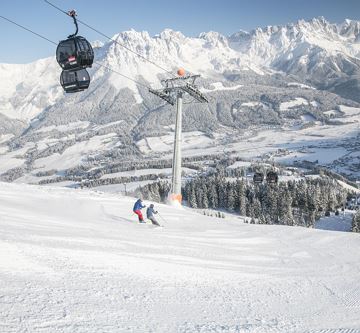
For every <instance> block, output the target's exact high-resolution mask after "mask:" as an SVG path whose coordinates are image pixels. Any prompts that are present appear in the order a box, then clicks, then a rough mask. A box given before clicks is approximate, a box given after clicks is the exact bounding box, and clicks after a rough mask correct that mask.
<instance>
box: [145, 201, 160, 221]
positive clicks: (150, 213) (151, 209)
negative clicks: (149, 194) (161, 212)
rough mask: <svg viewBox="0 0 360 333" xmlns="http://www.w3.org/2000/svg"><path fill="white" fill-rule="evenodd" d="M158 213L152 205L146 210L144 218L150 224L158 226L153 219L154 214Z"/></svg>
mask: <svg viewBox="0 0 360 333" xmlns="http://www.w3.org/2000/svg"><path fill="white" fill-rule="evenodd" d="M157 213H158V212H157V211H156V210H155V209H154V205H153V204H151V205H150V207H149V208H148V209H147V210H146V217H147V218H148V219H149V220H150V221H151V223H152V224H155V225H158V226H160V224H159V222H158V221H157V220H156V218H155V216H154V215H155V214H157Z"/></svg>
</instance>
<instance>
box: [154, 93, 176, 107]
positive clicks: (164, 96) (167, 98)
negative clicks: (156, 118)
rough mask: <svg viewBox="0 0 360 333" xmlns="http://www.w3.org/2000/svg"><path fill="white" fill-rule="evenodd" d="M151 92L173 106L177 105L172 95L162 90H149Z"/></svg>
mask: <svg viewBox="0 0 360 333" xmlns="http://www.w3.org/2000/svg"><path fill="white" fill-rule="evenodd" d="M149 92H151V93H152V94H154V95H156V96H158V97H160V98H162V99H163V100H164V101H166V102H168V103H169V104H171V105H175V103H176V100H175V98H174V97H172V96H171V95H170V93H169V92H167V91H165V92H163V91H162V90H154V89H149Z"/></svg>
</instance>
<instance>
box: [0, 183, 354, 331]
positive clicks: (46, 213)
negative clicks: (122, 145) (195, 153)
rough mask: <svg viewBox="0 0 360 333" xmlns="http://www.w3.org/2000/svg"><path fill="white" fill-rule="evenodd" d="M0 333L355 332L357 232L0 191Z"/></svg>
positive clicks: (113, 200) (110, 199) (22, 188)
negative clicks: (152, 212)
mask: <svg viewBox="0 0 360 333" xmlns="http://www.w3.org/2000/svg"><path fill="white" fill-rule="evenodd" d="M0 202H1V209H0V276H1V278H0V307H1V312H0V331H1V332H20V331H21V332H23V331H24V332H25V331H28V332H69V333H76V332H96V331H98V332H144V331H146V332H249V333H252V332H254V333H255V332H256V333H260V332H261V333H262V332H263V333H265V332H266V333H269V332H270V333H271V332H284V333H285V332H286V333H299V332H301V333H303V332H304V333H305V332H307V333H310V332H311V333H315V332H316V333H320V332H331V333H341V332H343V333H345V332H346V333H358V332H359V330H358V328H359V327H360V319H359V318H360V301H359V300H360V289H359V286H358V277H359V274H360V266H359V262H360V242H359V235H358V234H353V233H341V232H331V231H323V230H313V229H306V228H297V227H284V226H267V225H247V224H243V223H241V221H240V219H238V218H236V217H227V218H226V219H217V218H211V217H206V216H202V215H200V214H197V213H195V212H194V211H191V210H189V209H175V208H171V207H168V206H164V205H158V209H159V211H160V213H161V215H162V217H163V218H164V219H165V221H164V222H163V224H164V228H156V227H152V226H150V225H139V224H137V223H135V216H134V215H133V214H132V212H131V208H132V205H133V203H134V198H130V197H122V196H117V195H113V194H104V193H101V192H92V191H87V190H71V189H64V188H52V187H39V186H29V185H19V184H8V183H0Z"/></svg>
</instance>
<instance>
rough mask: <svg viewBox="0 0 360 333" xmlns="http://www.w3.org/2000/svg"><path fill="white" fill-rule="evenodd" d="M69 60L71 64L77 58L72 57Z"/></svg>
mask: <svg viewBox="0 0 360 333" xmlns="http://www.w3.org/2000/svg"><path fill="white" fill-rule="evenodd" d="M68 60H69V62H72V61H75V60H76V58H75V57H74V56H70V57H69V58H68Z"/></svg>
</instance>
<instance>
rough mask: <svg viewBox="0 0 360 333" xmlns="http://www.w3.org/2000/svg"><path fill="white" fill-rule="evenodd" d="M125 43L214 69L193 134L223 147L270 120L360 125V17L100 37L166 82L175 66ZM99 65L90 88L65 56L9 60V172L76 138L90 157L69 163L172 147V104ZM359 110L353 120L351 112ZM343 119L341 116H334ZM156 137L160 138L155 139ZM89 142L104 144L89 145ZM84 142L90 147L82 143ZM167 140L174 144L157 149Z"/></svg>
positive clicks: (201, 69)
mask: <svg viewBox="0 0 360 333" xmlns="http://www.w3.org/2000/svg"><path fill="white" fill-rule="evenodd" d="M115 41H116V42H117V43H116V42H115ZM119 44H123V45H125V46H126V47H127V48H129V49H131V50H134V51H136V52H137V53H139V54H141V55H142V56H143V57H145V58H147V59H149V60H150V61H152V62H155V63H156V64H158V65H159V66H161V67H163V68H166V69H168V70H170V71H174V73H175V72H176V69H177V68H179V67H184V68H185V69H186V70H187V71H188V72H191V73H199V74H201V75H202V78H201V80H199V81H198V83H199V84H200V85H201V86H203V88H202V89H203V92H204V93H205V94H206V95H208V96H209V99H210V103H209V104H206V105H199V104H188V105H186V108H185V110H184V130H185V132H189V133H195V134H194V135H193V136H191V134H190V136H191V138H190V139H189V140H188V141H189V143H190V142H191V141H192V140H193V139H194V136H195V139H196V137H198V136H199V135H201V136H202V138H203V139H204V140H208V139H209V140H215V141H214V142H211V146H219V145H220V144H221V145H224V142H227V141H226V140H225V139H226V137H227V135H230V137H231V138H233V137H234V135H235V136H237V137H238V138H241V136H242V135H244V134H245V135H246V133H245V132H246V131H248V130H249V129H251V130H254V128H255V129H256V130H259V129H260V128H263V127H264V126H266V127H267V128H269V127H271V128H277V129H279V128H281V129H284V128H292V129H296V128H297V129H299V130H301V129H303V128H304V127H303V126H304V125H305V126H306V127H313V126H317V125H320V124H322V125H324V124H326V125H328V126H335V125H336V126H338V125H339V123H344V126H350V128H347V130H346V131H345V132H346V133H349V132H351V133H352V134H354V133H355V132H356V128H357V127H356V126H358V124H356V119H355V118H354V114H355V115H356V112H357V111H356V110H357V108H360V104H359V102H360V97H359V96H360V94H359V92H360V86H359V77H360V22H358V21H350V20H346V21H345V22H343V23H342V24H331V23H329V22H327V21H326V20H325V19H324V18H321V17H320V18H315V19H312V20H310V21H303V20H301V21H298V22H296V23H293V24H288V25H286V26H271V27H266V28H262V29H261V28H258V29H255V30H253V31H251V32H244V31H240V32H237V33H234V34H233V35H231V36H229V37H227V36H223V35H221V34H219V33H217V32H208V33H202V34H200V35H199V37H197V38H193V37H186V36H184V35H183V34H182V33H180V32H176V31H172V30H165V31H163V32H162V33H160V34H159V35H156V36H150V35H149V34H148V33H147V32H137V31H134V30H131V31H126V32H121V33H119V34H117V35H115V36H114V37H113V40H112V41H109V42H107V43H105V44H102V43H99V42H96V43H94V45H95V46H96V55H95V57H96V62H98V63H99V64H101V65H105V66H107V67H109V68H111V69H113V70H114V71H117V72H119V73H122V74H124V75H126V76H128V77H131V78H135V79H136V80H139V81H141V82H143V83H144V84H145V85H146V86H149V87H152V88H159V87H160V86H161V85H160V80H161V79H163V78H166V77H167V75H168V74H167V73H166V72H164V71H162V70H161V69H160V68H158V67H156V66H154V65H152V64H151V63H149V62H147V61H145V60H144V59H142V58H140V57H138V56H136V55H135V54H134V53H132V52H129V51H128V50H127V49H125V48H123V47H122V46H120V45H119ZM90 74H91V77H92V83H91V86H90V88H89V89H88V90H87V91H85V92H82V93H79V94H76V95H65V94H64V93H63V91H62V88H61V86H60V85H59V82H58V80H59V75H60V67H59V66H58V64H57V63H56V61H55V58H54V57H51V58H47V59H42V60H39V61H36V62H34V63H31V64H26V65H10V64H0V77H1V78H2V80H1V82H0V144H1V142H2V146H0V154H1V155H0V159H2V165H3V166H2V167H1V168H0V174H1V173H4V172H6V171H8V170H9V169H12V168H14V167H16V168H22V169H23V170H26V172H31V171H32V170H35V169H36V170H39V169H41V166H43V165H47V164H48V162H49V161H44V160H40V161H39V159H41V158H51V159H52V160H53V161H55V160H56V156H52V155H53V154H54V153H57V154H59V155H62V154H63V153H64V152H65V151H66V150H68V149H69V148H71V147H72V149H73V150H74V151H75V150H76V151H77V153H79V154H78V155H77V157H76V158H75V157H74V156H72V158H73V159H74V161H73V162H72V163H70V164H66V165H65V166H64V167H63V168H61V169H62V170H65V169H67V168H68V167H75V166H76V165H78V164H81V159H82V158H83V157H84V158H85V159H86V158H87V157H88V156H89V155H90V154H92V155H93V154H94V152H95V151H96V152H97V153H99V152H101V151H102V152H104V151H107V152H108V151H112V150H116V151H117V155H118V156H122V158H124V156H125V155H126V156H134V155H137V156H140V155H143V154H149V153H164V152H167V151H168V150H169V149H168V148H169V147H168V146H166V145H168V141H169V140H168V139H167V136H169V135H171V133H172V126H173V123H174V113H173V109H172V108H171V107H170V106H167V105H164V103H163V101H162V100H159V99H158V98H157V97H155V96H153V95H151V94H149V92H148V90H147V88H146V87H144V86H139V85H136V84H135V83H134V82H133V81H130V80H128V79H126V78H124V77H122V76H120V75H118V74H117V73H115V72H113V71H110V70H108V69H106V67H102V66H99V65H97V64H95V65H94V66H93V68H92V69H91V70H90ZM349 107H350V108H352V109H351V110H352V111H351V112H350V113H351V114H350V117H352V118H351V119H344V118H346V117H349V113H346V112H345V111H344V110H345V109H344V108H349ZM346 110H349V109H346ZM332 118H335V120H336V124H335V123H334V122H333V123H330V120H331V119H332ZM349 123H351V124H350V125H349ZM296 126H297V127H296ZM343 128H344V127H343ZM316 131H317V130H316ZM336 131H337V130H336ZM199 133H200V134H199ZM248 134H249V133H248ZM94 138H98V139H94ZM154 138H160V139H159V140H160V141H159V140H156V144H152V143H154ZM89 140H98V144H97V145H95V146H91V145H90V144H88V145H87V144H86V142H88V143H89V142H90V141H89ZM204 140H202V141H200V142H201V143H203V142H204ZM224 140H225V141H224ZM170 141H171V140H170ZM79 142H81V143H82V145H85V146H86V145H87V148H84V147H83V146H81V147H80V146H78V147H75V146H76V144H77V143H79ZM159 144H160V145H162V144H165V148H164V149H162V148H160V150H159V149H157V148H158V147H159ZM185 148H186V147H185ZM51 156H52V157H51ZM58 157H59V156H58ZM62 157H63V156H60V157H59V158H60V159H61V158H62ZM79 159H80V160H79ZM75 160H76V162H75ZM355 162H356V161H355ZM55 164H56V163H55V162H54V163H53V165H55ZM46 169H47V167H45V170H46Z"/></svg>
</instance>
